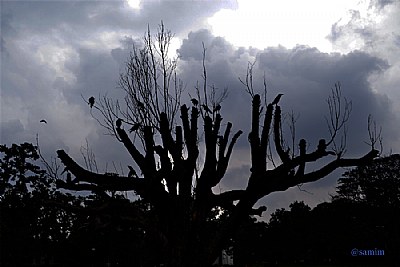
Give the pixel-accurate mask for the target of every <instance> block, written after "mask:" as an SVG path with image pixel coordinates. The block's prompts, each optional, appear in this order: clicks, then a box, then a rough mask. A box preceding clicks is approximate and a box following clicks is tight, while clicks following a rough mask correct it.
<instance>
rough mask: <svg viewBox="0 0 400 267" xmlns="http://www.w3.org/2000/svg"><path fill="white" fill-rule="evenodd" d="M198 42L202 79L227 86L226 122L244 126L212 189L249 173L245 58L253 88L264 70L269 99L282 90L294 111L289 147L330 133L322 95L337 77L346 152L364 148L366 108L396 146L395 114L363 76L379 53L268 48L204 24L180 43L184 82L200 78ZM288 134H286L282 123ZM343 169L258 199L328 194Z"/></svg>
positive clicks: (242, 181) (377, 63)
mask: <svg viewBox="0 0 400 267" xmlns="http://www.w3.org/2000/svg"><path fill="white" fill-rule="evenodd" d="M202 42H203V43H204V45H205V48H206V54H207V56H206V60H205V64H206V67H207V73H208V75H207V78H208V84H209V85H211V84H214V85H216V86H217V87H219V88H221V87H223V86H224V85H228V88H229V97H228V99H226V100H225V102H224V103H223V104H222V107H223V108H222V116H223V117H224V121H225V122H226V121H232V122H233V125H234V128H235V129H242V130H243V131H244V134H243V135H242V136H241V137H240V140H239V142H238V144H237V145H236V150H235V151H234V154H233V156H232V158H233V160H232V162H231V167H232V168H231V169H230V170H229V171H228V173H227V175H226V177H224V179H223V180H222V183H221V187H218V188H214V191H218V190H222V191H225V190H228V189H239V188H243V186H244V185H246V183H247V179H248V176H249V175H250V171H249V168H250V167H249V166H250V165H249V161H250V152H249V144H248V141H247V135H248V133H249V129H250V120H251V112H250V106H251V100H250V97H249V96H248V95H246V93H245V92H244V86H243V85H242V84H241V83H240V82H239V80H238V77H242V78H243V77H244V76H245V74H246V67H247V63H248V62H249V61H250V62H254V60H256V64H255V67H254V87H255V89H256V90H258V91H259V92H262V87H263V75H264V74H265V77H266V80H267V89H268V93H267V98H268V101H272V99H273V98H274V97H275V96H276V95H277V94H278V93H284V96H283V97H282V99H281V106H282V108H283V111H284V112H286V113H288V112H291V111H292V110H293V111H294V112H295V114H298V115H299V119H298V121H297V124H296V134H297V135H296V136H297V141H296V145H295V147H297V142H298V140H299V139H300V138H305V139H306V140H307V141H308V144H309V151H312V150H314V149H316V147H317V144H318V140H319V139H320V138H326V139H329V132H328V129H327V126H326V122H325V118H324V116H328V115H329V112H328V107H327V103H326V99H327V97H328V96H329V95H330V93H331V89H332V88H333V86H334V84H335V83H336V82H340V83H341V85H342V94H343V96H344V97H346V98H347V99H348V100H351V101H352V103H353V111H352V114H351V116H350V120H349V123H348V137H347V140H348V152H347V154H346V156H347V157H356V156H360V155H363V154H364V153H366V152H368V151H369V149H370V148H369V147H368V146H367V145H366V144H365V143H364V141H368V133H367V118H368V115H369V114H372V115H373V116H374V118H375V120H376V121H377V123H378V125H381V126H382V127H383V129H384V130H383V133H384V136H383V137H384V138H385V143H387V144H389V145H392V144H395V145H396V147H397V148H398V137H397V129H396V128H397V125H399V122H400V121H399V117H398V115H396V114H395V112H394V110H393V108H392V103H391V101H390V100H389V98H388V97H387V96H386V95H384V94H379V93H377V92H375V91H374V90H373V89H372V88H371V86H370V83H369V81H368V79H369V77H370V76H371V75H372V74H379V73H382V72H384V71H385V70H386V69H387V68H388V64H387V62H385V61H384V60H382V59H379V58H377V57H374V56H371V55H369V54H367V53H364V52H361V51H354V52H351V53H349V54H345V55H343V54H339V53H331V54H328V53H322V52H320V51H319V50H318V49H316V48H310V47H307V46H297V47H295V48H293V49H287V48H285V47H271V48H267V49H264V50H255V49H246V48H235V47H233V46H232V45H230V44H229V43H228V42H226V41H225V40H224V39H223V38H220V37H215V36H212V34H210V32H208V31H207V30H201V31H197V32H191V33H190V34H189V35H188V37H187V39H185V40H184V41H183V43H182V47H181V48H180V49H179V55H180V60H181V61H180V72H181V73H180V76H181V77H182V79H184V80H185V81H186V82H187V83H189V81H192V83H194V82H195V80H196V79H197V80H199V81H200V82H202V80H201V74H202V64H201V61H202V51H203V50H202V45H201V43H202ZM286 133H288V129H287V128H286ZM390 149H391V147H386V152H388V151H389V150H390ZM277 163H279V161H277ZM325 163H326V161H325ZM319 167H320V166H318V165H312V166H311V167H308V168H307V170H308V171H312V170H313V169H315V168H319ZM341 172H343V170H338V171H337V172H335V173H334V174H333V175H331V176H329V177H327V178H325V179H322V180H320V181H318V182H316V183H311V184H309V185H304V187H302V188H301V189H299V188H293V189H290V190H289V193H288V195H285V194H284V193H282V194H274V195H273V196H271V197H267V198H265V199H264V200H261V201H260V203H259V204H266V203H267V205H269V206H270V208H271V209H272V210H270V211H273V210H274V209H275V208H278V207H282V204H283V203H285V205H288V204H289V203H290V202H292V201H294V200H295V199H300V200H301V199H306V200H307V202H308V203H311V204H313V203H318V202H320V201H326V200H329V195H328V194H332V193H334V187H335V185H336V181H337V178H338V177H339V176H340V175H341ZM303 190H306V191H303ZM267 201H269V203H268V202H267ZM271 201H272V203H271ZM278 204H279V205H281V206H279V205H278Z"/></svg>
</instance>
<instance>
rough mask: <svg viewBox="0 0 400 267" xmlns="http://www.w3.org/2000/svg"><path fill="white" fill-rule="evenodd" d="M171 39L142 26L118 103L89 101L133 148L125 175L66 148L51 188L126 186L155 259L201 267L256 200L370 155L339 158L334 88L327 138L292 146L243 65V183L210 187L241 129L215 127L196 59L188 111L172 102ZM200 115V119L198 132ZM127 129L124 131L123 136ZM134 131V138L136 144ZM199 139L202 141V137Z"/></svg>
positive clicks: (343, 110)
mask: <svg viewBox="0 0 400 267" xmlns="http://www.w3.org/2000/svg"><path fill="white" fill-rule="evenodd" d="M171 38H172V35H171V33H170V32H169V31H166V30H165V29H164V26H163V25H161V26H160V28H159V31H158V33H157V34H156V35H154V36H153V35H151V33H150V31H148V32H147V34H146V36H145V38H144V46H143V47H142V48H140V49H139V48H136V47H134V49H133V52H132V54H131V56H130V58H129V60H128V63H127V69H126V72H125V73H124V74H122V76H121V79H120V81H121V84H120V85H121V88H122V89H123V90H124V91H125V93H126V96H125V98H124V103H123V104H122V103H119V102H118V101H115V100H112V99H109V98H106V97H104V98H102V99H101V101H99V102H98V103H96V104H95V105H94V106H93V109H94V111H98V112H100V115H101V116H102V119H101V118H97V119H98V121H99V122H100V123H101V125H103V126H104V127H105V128H106V129H107V130H108V131H109V133H110V134H112V135H114V136H115V137H116V138H117V139H118V140H119V141H120V142H121V144H122V145H123V146H124V147H125V148H126V149H127V151H128V152H129V154H130V155H131V157H132V159H133V161H134V162H135V164H136V166H137V168H138V170H137V174H135V175H130V176H129V177H127V176H123V175H119V174H112V175H110V174H109V173H97V172H93V171H90V170H87V169H85V168H83V167H81V166H80V165H79V164H77V163H76V162H75V161H74V160H73V159H72V158H71V157H70V156H69V155H68V154H67V153H66V152H65V151H63V150H58V151H57V154H58V157H59V159H60V160H61V161H62V163H63V164H64V165H65V166H66V168H67V170H68V171H69V172H71V173H72V174H73V175H74V179H73V180H72V182H64V181H59V182H58V185H59V187H62V188H65V189H70V190H91V191H93V192H96V193H97V194H101V195H103V196H104V197H107V195H109V194H108V193H107V192H108V191H129V190H133V191H135V192H136V193H137V194H138V195H139V196H140V197H141V198H142V199H144V200H145V201H146V202H147V203H148V204H149V206H148V207H149V210H151V213H152V214H153V216H151V217H146V216H145V214H143V216H141V215H142V214H141V213H140V211H139V210H138V211H135V216H132V218H133V219H134V220H136V222H138V223H139V224H141V225H143V227H144V229H146V233H152V237H153V240H154V241H153V242H154V243H155V244H159V245H160V255H161V257H160V263H163V264H165V265H166V266H177V267H178V266H208V265H210V264H212V263H213V262H214V261H215V259H216V258H217V257H218V255H219V254H220V252H221V250H222V249H223V248H224V247H225V246H226V245H227V244H228V243H229V240H230V238H231V237H232V235H233V233H234V232H235V230H236V229H238V227H239V226H240V225H242V223H244V222H245V221H247V220H248V217H249V216H250V215H252V214H260V212H262V211H263V210H265V207H264V208H263V207H261V208H260V209H258V210H255V209H253V206H254V205H255V203H256V202H257V201H258V200H259V199H261V198H262V197H264V196H266V195H268V194H270V193H272V192H276V191H284V190H286V189H288V188H290V187H293V186H296V185H299V184H303V183H307V182H313V181H316V180H318V179H321V178H323V177H325V176H326V175H328V174H330V173H331V172H332V171H334V170H335V169H337V168H339V167H346V166H355V165H360V164H365V163H367V162H369V161H370V160H372V159H373V158H375V157H376V156H377V155H378V151H377V150H375V149H374V148H373V147H372V148H371V151H370V152H369V153H367V154H365V155H364V156H362V157H360V158H356V159H347V158H343V152H344V150H345V142H344V141H345V139H343V138H342V139H340V133H341V132H342V131H344V132H346V127H345V125H346V122H347V120H348V116H349V114H350V110H351V104H350V103H349V102H347V101H346V99H345V98H343V97H342V96H341V90H340V85H336V86H335V88H334V89H333V90H332V96H331V97H330V98H329V99H328V106H329V111H330V117H328V120H327V123H328V129H329V132H330V136H329V137H328V138H327V139H321V140H320V141H319V143H318V144H317V145H315V146H314V147H315V148H314V149H313V150H311V151H308V148H309V147H312V146H311V145H308V144H307V142H306V140H305V139H301V140H299V141H298V150H296V151H290V149H289V146H288V145H287V143H286V142H285V139H284V138H283V133H282V111H281V107H280V105H279V99H277V100H276V101H272V102H271V103H269V104H268V103H267V101H265V106H264V109H263V108H262V106H263V104H262V103H261V97H260V95H259V94H255V93H254V90H253V86H252V84H253V83H252V78H251V76H250V77H249V73H251V72H249V73H248V76H247V79H246V82H245V85H246V86H247V90H248V92H249V93H250V95H251V97H252V114H251V129H250V133H249V134H248V140H249V143H250V155H251V169H250V173H249V177H248V184H247V187H246V188H245V189H242V190H232V191H226V192H223V193H220V194H215V193H214V192H213V191H212V188H213V187H214V186H216V185H218V184H219V183H220V181H221V179H222V178H223V177H224V175H225V173H226V171H227V168H228V164H229V159H230V157H231V154H232V151H233V147H234V144H235V143H236V141H237V139H238V138H239V136H240V135H241V134H242V133H243V132H242V131H241V130H239V131H237V132H236V133H235V134H233V136H232V137H231V135H232V123H230V122H228V123H227V124H226V127H225V129H222V125H221V122H222V120H223V118H222V111H223V110H222V109H221V104H220V100H221V98H223V95H222V96H221V98H218V97H216V96H217V95H216V94H215V90H213V89H212V87H211V93H209V91H210V87H208V85H207V72H206V68H205V60H204V59H203V66H204V71H203V79H204V84H203V88H202V89H200V88H199V87H197V99H195V98H194V99H192V101H191V102H192V104H191V107H190V108H189V107H188V106H187V105H186V104H183V105H181V104H180V96H181V89H182V86H181V82H179V80H178V79H177V76H176V73H175V67H176V61H175V60H170V59H168V56H167V51H168V48H169V43H170V40H171ZM205 52H206V51H205V50H204V54H203V57H204V58H205ZM263 110H265V111H264V112H263ZM178 113H179V114H180V125H179V124H178V122H177V119H176V115H177V114H178ZM199 121H200V122H202V124H203V128H202V130H201V131H202V133H199V131H200V129H199V127H198V124H199ZM127 129H129V130H132V131H130V133H129V134H130V135H129V134H128V133H127V131H126V130H127ZM135 137H139V140H141V142H140V144H138V142H135ZM201 137H204V143H200V142H201V140H202V139H201ZM291 140H295V141H296V138H295V137H293V138H291ZM199 144H201V145H202V146H204V150H205V153H204V158H200V153H199ZM291 147H295V145H294V144H292V146H291ZM272 149H274V150H275V152H276V155H277V156H278V157H279V160H280V163H279V164H278V163H277V164H276V165H273V167H272V166H270V165H267V162H268V161H269V160H270V159H271V157H270V156H271V155H270V154H269V151H272ZM293 150H294V149H293ZM328 157H331V158H332V160H331V161H330V162H329V163H328V164H326V165H324V166H322V167H320V168H319V169H317V170H315V171H311V172H306V165H307V164H308V163H310V162H316V161H318V160H320V159H325V158H328ZM199 163H201V164H199ZM199 165H200V166H199ZM267 166H268V168H267ZM271 167H272V168H271ZM216 210H220V211H221V212H222V213H223V214H225V215H226V216H223V217H222V218H221V221H220V222H219V223H218V224H217V225H215V224H213V221H214V220H215V215H216V214H215V211H216ZM219 215H220V214H219ZM146 235H147V234H146Z"/></svg>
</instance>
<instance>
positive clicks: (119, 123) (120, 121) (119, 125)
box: [115, 118, 122, 128]
mask: <svg viewBox="0 0 400 267" xmlns="http://www.w3.org/2000/svg"><path fill="white" fill-rule="evenodd" d="M115 126H117V128H121V126H122V119H120V118H118V119H117V121H116V122H115Z"/></svg>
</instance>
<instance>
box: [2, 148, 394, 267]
mask: <svg viewBox="0 0 400 267" xmlns="http://www.w3.org/2000/svg"><path fill="white" fill-rule="evenodd" d="M0 152H1V159H0V166H1V173H0V174H1V177H0V178H1V187H0V190H1V191H0V215H1V217H0V222H1V232H0V240H1V242H0V244H1V258H0V259H1V266H160V264H162V261H163V257H162V253H164V252H163V244H162V243H160V241H159V239H160V238H159V236H157V233H156V232H147V229H144V228H143V227H142V225H141V224H138V223H137V222H135V220H132V219H131V218H132V217H135V216H145V217H146V219H147V220H149V221H151V218H152V217H155V216H156V215H155V214H154V210H152V209H151V208H150V205H149V203H146V202H145V201H143V200H136V201H132V200H129V199H127V198H126V197H124V196H123V195H118V194H116V195H114V196H113V197H112V198H107V199H102V198H101V197H99V196H98V195H96V194H90V195H86V196H79V195H74V194H70V193H68V192H60V191H59V190H56V184H55V182H56V181H55V180H54V179H51V178H50V176H49V175H48V174H47V173H46V171H44V170H42V169H41V168H40V167H39V164H38V162H37V161H38V159H39V155H38V153H37V148H36V147H35V146H34V145H32V144H29V143H24V144H20V145H16V144H13V145H11V146H10V147H8V146H6V145H1V146H0ZM399 192H400V155H397V154H394V155H391V156H387V157H382V158H378V159H376V160H374V161H373V162H371V163H370V164H368V165H365V166H360V167H356V168H353V169H351V170H349V171H347V172H345V173H344V174H343V177H342V178H340V179H339V180H338V186H337V192H336V194H335V195H334V196H332V200H331V201H330V202H326V203H321V204H319V205H317V206H316V207H315V208H313V209H311V208H310V207H309V206H307V205H306V204H304V203H303V202H297V201H296V202H294V203H292V204H291V205H290V209H289V210H286V209H278V210H276V211H275V212H274V213H273V214H272V215H271V218H270V220H269V222H261V221H257V220H256V217H255V216H249V217H248V219H247V220H246V222H245V223H243V226H242V227H241V228H240V229H239V230H238V231H235V234H234V235H233V238H232V239H231V240H230V242H229V243H227V245H226V247H225V248H224V249H225V251H227V253H228V254H229V255H232V257H233V261H234V264H235V266H271V265H272V266H276V265H278V266H279V265H281V266H285V264H290V265H302V264H325V265H327V266H329V265H335V266H337V265H338V264H345V263H346V264H349V263H353V264H369V265H370V266H372V265H376V266H385V265H384V264H387V266H390V264H394V263H395V262H398V260H399V256H398V255H399V254H398V248H399V247H400V231H399V225H400V193H399ZM137 210H140V213H141V214H138V213H137ZM219 214H220V213H219V212H218V211H215V213H214V216H213V218H211V219H210V221H209V223H208V225H207V228H208V231H210V232H212V231H215V229H217V228H218V224H220V223H221V222H223V220H224V218H223V216H222V217H221V216H219ZM128 215H129V216H128ZM132 215H133V216H132ZM144 219H145V218H141V220H144ZM354 248H357V249H372V250H374V249H380V250H384V255H383V256H370V257H361V256H359V257H354V256H352V255H351V251H352V249H354Z"/></svg>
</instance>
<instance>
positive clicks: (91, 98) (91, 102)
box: [89, 96, 94, 108]
mask: <svg viewBox="0 0 400 267" xmlns="http://www.w3.org/2000/svg"><path fill="white" fill-rule="evenodd" d="M89 106H90V108H92V107H93V106H94V97H93V96H91V97H89Z"/></svg>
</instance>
